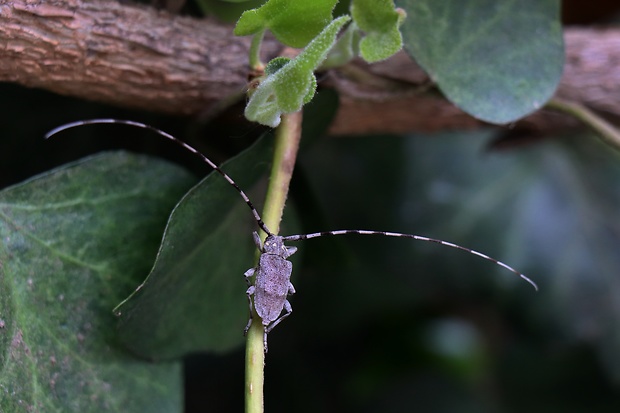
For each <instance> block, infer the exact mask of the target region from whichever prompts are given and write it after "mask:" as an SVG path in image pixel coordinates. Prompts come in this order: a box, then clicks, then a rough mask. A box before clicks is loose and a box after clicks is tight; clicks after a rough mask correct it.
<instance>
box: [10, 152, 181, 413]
mask: <svg viewBox="0 0 620 413" xmlns="http://www.w3.org/2000/svg"><path fill="white" fill-rule="evenodd" d="M191 182H192V179H191V178H190V177H189V176H188V174H187V173H186V172H184V171H182V170H180V169H179V168H178V167H173V166H171V165H169V164H166V163H164V162H161V161H157V160H153V159H149V158H146V157H140V156H133V155H127V154H123V153H110V154H106V155H101V156H96V157H92V158H88V159H85V160H82V161H80V162H77V163H74V164H70V165H67V166H65V167H62V168H59V169H57V170H55V171H51V172H49V173H47V174H44V175H41V176H39V177H36V178H33V179H31V180H30V181H27V182H25V183H23V184H20V185H17V186H14V187H12V188H8V189H5V190H4V191H2V192H1V193H0V205H1V207H0V208H1V211H0V239H2V243H0V263H1V265H0V319H1V328H0V394H1V395H2V396H1V397H0V410H1V411H2V412H6V413H12V412H26V411H37V412H50V411H63V412H97V413H99V412H102V411H119V412H120V411H124V412H140V411H148V412H162V413H164V412H165V413H170V412H180V411H181V407H182V402H181V394H180V388H181V371H180V365H179V364H178V363H168V364H152V363H148V362H144V361H141V360H137V359H136V358H135V357H133V356H131V355H129V354H128V353H127V352H126V350H124V349H123V348H122V347H121V346H119V344H118V338H117V336H116V332H115V328H114V326H115V320H114V316H113V315H112V308H113V307H114V306H115V305H116V304H117V303H118V301H119V300H120V299H121V298H122V297H123V296H124V295H126V294H127V293H128V292H129V291H131V290H132V289H133V288H134V286H135V285H136V284H137V282H138V281H139V280H140V277H142V276H143V275H144V273H145V271H146V270H147V269H148V266H149V265H150V262H151V261H152V259H153V257H154V256H155V251H156V248H157V244H158V242H159V239H160V237H161V231H162V229H163V224H164V223H165V219H166V216H167V215H168V214H169V212H170V210H171V208H172V206H173V205H174V203H175V202H176V200H177V199H178V198H179V196H180V195H181V194H182V193H183V191H184V190H186V189H187V188H188V187H189V185H190V184H191Z"/></svg>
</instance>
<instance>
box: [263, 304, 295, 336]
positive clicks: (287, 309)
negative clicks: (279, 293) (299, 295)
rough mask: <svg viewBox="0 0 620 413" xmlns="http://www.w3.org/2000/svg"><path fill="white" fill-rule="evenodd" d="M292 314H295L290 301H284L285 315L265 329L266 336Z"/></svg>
mask: <svg viewBox="0 0 620 413" xmlns="http://www.w3.org/2000/svg"><path fill="white" fill-rule="evenodd" d="M292 312H293V307H291V303H289V302H288V300H286V301H284V314H282V315H281V316H280V317H279V318H277V319H276V320H275V321H273V322H272V323H271V324H269V325H268V326H266V327H265V334H268V333H270V332H271V330H273V328H274V327H275V326H277V325H278V324H280V322H281V321H282V320H284V319H285V318H286V317H288V316H290V315H291V313H292Z"/></svg>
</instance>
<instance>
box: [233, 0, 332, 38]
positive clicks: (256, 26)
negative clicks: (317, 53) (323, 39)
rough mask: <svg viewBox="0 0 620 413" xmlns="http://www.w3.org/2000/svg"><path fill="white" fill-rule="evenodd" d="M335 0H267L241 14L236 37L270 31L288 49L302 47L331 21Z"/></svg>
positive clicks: (236, 27)
mask: <svg viewBox="0 0 620 413" xmlns="http://www.w3.org/2000/svg"><path fill="white" fill-rule="evenodd" d="M337 2H338V0H312V1H290V0H269V1H268V2H267V3H265V4H264V5H263V6H261V7H259V8H258V9H252V10H248V11H246V12H244V13H243V14H242V15H241V18H240V19H239V21H238V22H237V25H236V26H235V31H234V33H235V35H237V36H247V35H251V34H256V33H260V32H263V31H264V30H267V29H268V30H271V32H272V33H273V34H274V35H275V36H276V38H277V39H278V40H279V41H281V42H282V43H284V44H285V45H287V46H291V47H304V46H306V45H307V44H308V43H309V42H310V41H311V40H312V39H313V38H315V37H316V36H317V35H318V34H319V33H320V32H321V31H322V30H323V28H324V27H325V26H327V25H328V24H329V23H330V22H331V20H332V10H333V9H334V6H335V5H336V3H337Z"/></svg>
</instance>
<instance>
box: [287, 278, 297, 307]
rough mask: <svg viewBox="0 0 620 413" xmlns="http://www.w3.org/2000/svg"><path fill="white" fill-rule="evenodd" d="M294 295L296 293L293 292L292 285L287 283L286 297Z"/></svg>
mask: <svg viewBox="0 0 620 413" xmlns="http://www.w3.org/2000/svg"><path fill="white" fill-rule="evenodd" d="M295 293H296V291H295V287H293V283H291V282H290V283H288V295H293V294H295ZM289 305H290V304H289Z"/></svg>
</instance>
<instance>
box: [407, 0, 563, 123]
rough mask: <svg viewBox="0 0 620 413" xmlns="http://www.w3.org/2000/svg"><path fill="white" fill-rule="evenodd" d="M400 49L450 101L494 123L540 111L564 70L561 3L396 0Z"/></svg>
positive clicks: (541, 0) (555, 0) (549, 0)
mask: <svg viewBox="0 0 620 413" xmlns="http://www.w3.org/2000/svg"><path fill="white" fill-rule="evenodd" d="M397 3H398V4H399V5H400V6H401V7H403V8H404V9H405V10H406V11H407V14H408V18H407V20H406V21H405V22H404V24H403V26H402V30H403V35H404V41H405V48H406V50H407V51H408V52H409V53H410V54H411V56H412V57H413V58H414V59H415V60H416V61H417V62H418V63H419V64H420V65H421V66H422V67H423V68H424V69H425V70H426V71H427V72H428V73H429V75H430V76H431V78H432V79H433V80H434V81H435V82H436V83H437V86H438V87H439V88H440V89H441V91H442V92H443V93H444V94H445V95H446V97H447V98H448V99H450V100H451V101H452V102H453V103H454V104H456V105H457V106H459V107H460V108H461V109H463V110H464V111H465V112H467V113H469V114H471V115H472V116H475V117H477V118H479V119H482V120H485V121H487V122H492V123H508V122H512V121H515V120H517V119H519V118H521V117H523V116H525V115H527V114H529V113H532V112H534V111H535V110H538V109H540V108H541V107H542V106H543V105H544V104H545V102H546V101H547V100H548V99H549V98H550V97H551V96H552V95H553V92H554V91H555V89H556V87H557V85H558V83H559V81H560V77H561V75H562V67H563V64H564V52H563V42H562V29H561V25H560V21H559V13H560V1H559V0H525V1H516V0H503V1H496V0H473V1H467V2H463V1H460V0H446V1H435V0H397Z"/></svg>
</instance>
